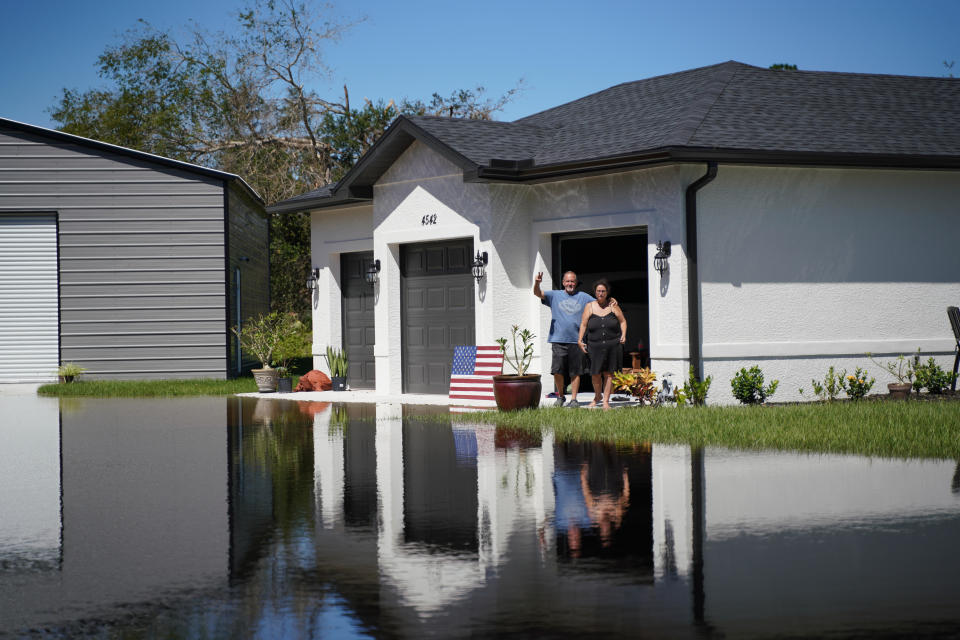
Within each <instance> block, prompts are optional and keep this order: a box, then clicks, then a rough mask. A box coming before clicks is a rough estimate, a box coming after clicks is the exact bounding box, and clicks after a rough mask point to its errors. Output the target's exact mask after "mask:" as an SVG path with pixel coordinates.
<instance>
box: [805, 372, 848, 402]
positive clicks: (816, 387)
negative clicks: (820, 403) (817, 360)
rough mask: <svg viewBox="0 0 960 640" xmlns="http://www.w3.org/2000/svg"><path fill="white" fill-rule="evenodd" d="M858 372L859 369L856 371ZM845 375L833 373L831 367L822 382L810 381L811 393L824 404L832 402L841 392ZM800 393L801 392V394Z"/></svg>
mask: <svg viewBox="0 0 960 640" xmlns="http://www.w3.org/2000/svg"><path fill="white" fill-rule="evenodd" d="M858 371H859V369H858ZM844 373H846V372H845V371H844V372H843V373H835V372H834V370H833V367H830V368H829V369H827V375H825V376H824V377H823V382H822V383H820V382H817V381H816V380H811V381H810V384H812V385H813V392H814V393H815V394H817V397H818V398H820V399H821V400H824V401H826V402H832V401H834V400H836V399H837V398H839V397H840V392H841V391H843V389H844V387H843V374H844ZM801 393H802V392H801Z"/></svg>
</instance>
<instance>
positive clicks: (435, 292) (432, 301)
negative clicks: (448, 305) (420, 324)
mask: <svg viewBox="0 0 960 640" xmlns="http://www.w3.org/2000/svg"><path fill="white" fill-rule="evenodd" d="M444 293H446V291H445V290H444V289H443V287H430V288H429V289H427V310H428V311H444V306H445V305H444V298H445V296H444Z"/></svg>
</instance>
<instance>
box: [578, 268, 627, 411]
mask: <svg viewBox="0 0 960 640" xmlns="http://www.w3.org/2000/svg"><path fill="white" fill-rule="evenodd" d="M593 297H595V298H596V301H594V302H591V303H589V304H587V306H585V307H584V308H583V315H582V316H581V317H580V348H581V349H582V350H583V352H584V353H586V354H589V355H590V375H591V376H592V377H593V394H594V395H593V402H591V403H590V405H589V406H591V407H595V406H597V402H599V401H600V392H601V389H602V390H603V408H604V409H609V408H610V392H611V391H612V390H613V372H614V371H619V370H620V369H622V368H623V348H622V346H621V345H622V344H623V343H624V341H625V340H626V339H627V319H626V318H624V317H623V312H622V311H620V307H618V306H614V305H611V304H610V283H609V282H607V281H606V280H598V281H597V282H596V283H595V284H594V285H593ZM601 376H602V377H603V386H602V387H601V384H600V378H601Z"/></svg>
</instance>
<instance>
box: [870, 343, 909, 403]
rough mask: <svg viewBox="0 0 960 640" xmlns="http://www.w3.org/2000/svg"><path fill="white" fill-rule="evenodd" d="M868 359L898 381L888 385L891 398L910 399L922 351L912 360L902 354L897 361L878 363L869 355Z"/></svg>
mask: <svg viewBox="0 0 960 640" xmlns="http://www.w3.org/2000/svg"><path fill="white" fill-rule="evenodd" d="M867 357H868V358H870V361H871V362H873V363H874V364H875V365H877V366H879V367H880V368H881V369H884V370H885V371H886V372H887V373H889V374H890V375H892V376H893V377H894V378H896V379H897V381H896V382H889V383H887V391H889V392H890V397H891V398H893V399H895V400H907V399H909V398H910V389H912V388H913V377H914V375H915V374H916V370H917V367H918V366H919V365H920V350H919V349H918V350H917V353H916V354H914V356H913V357H912V358H906V357H904V356H903V355H902V354H901V355H899V356H897V359H896V360H891V361H889V362H878V361H876V360H874V359H873V356H872V355H870V354H869V353H868V354H867Z"/></svg>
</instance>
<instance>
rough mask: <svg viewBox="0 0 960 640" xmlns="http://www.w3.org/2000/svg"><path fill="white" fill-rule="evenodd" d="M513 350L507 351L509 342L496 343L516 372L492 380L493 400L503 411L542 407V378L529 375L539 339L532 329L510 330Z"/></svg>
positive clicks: (500, 341)
mask: <svg viewBox="0 0 960 640" xmlns="http://www.w3.org/2000/svg"><path fill="white" fill-rule="evenodd" d="M511 333H512V335H511V343H512V344H511V345H510V346H511V350H510V351H508V350H507V339H506V338H500V339H498V340H497V344H499V345H500V351H502V352H503V361H504V362H505V363H507V364H508V365H510V366H511V367H512V368H513V370H514V371H515V373H508V374H503V375H499V376H494V377H493V397H494V398H495V399H496V401H497V408H498V409H500V411H516V410H518V409H533V408H536V407H539V406H540V391H541V386H540V376H539V375H538V374H528V373H527V368H528V367H529V366H530V361H531V360H533V339H534V338H536V336H535V335H534V334H533V333H531V331H530V330H529V329H520V327H518V326H517V325H513V328H512V330H511Z"/></svg>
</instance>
